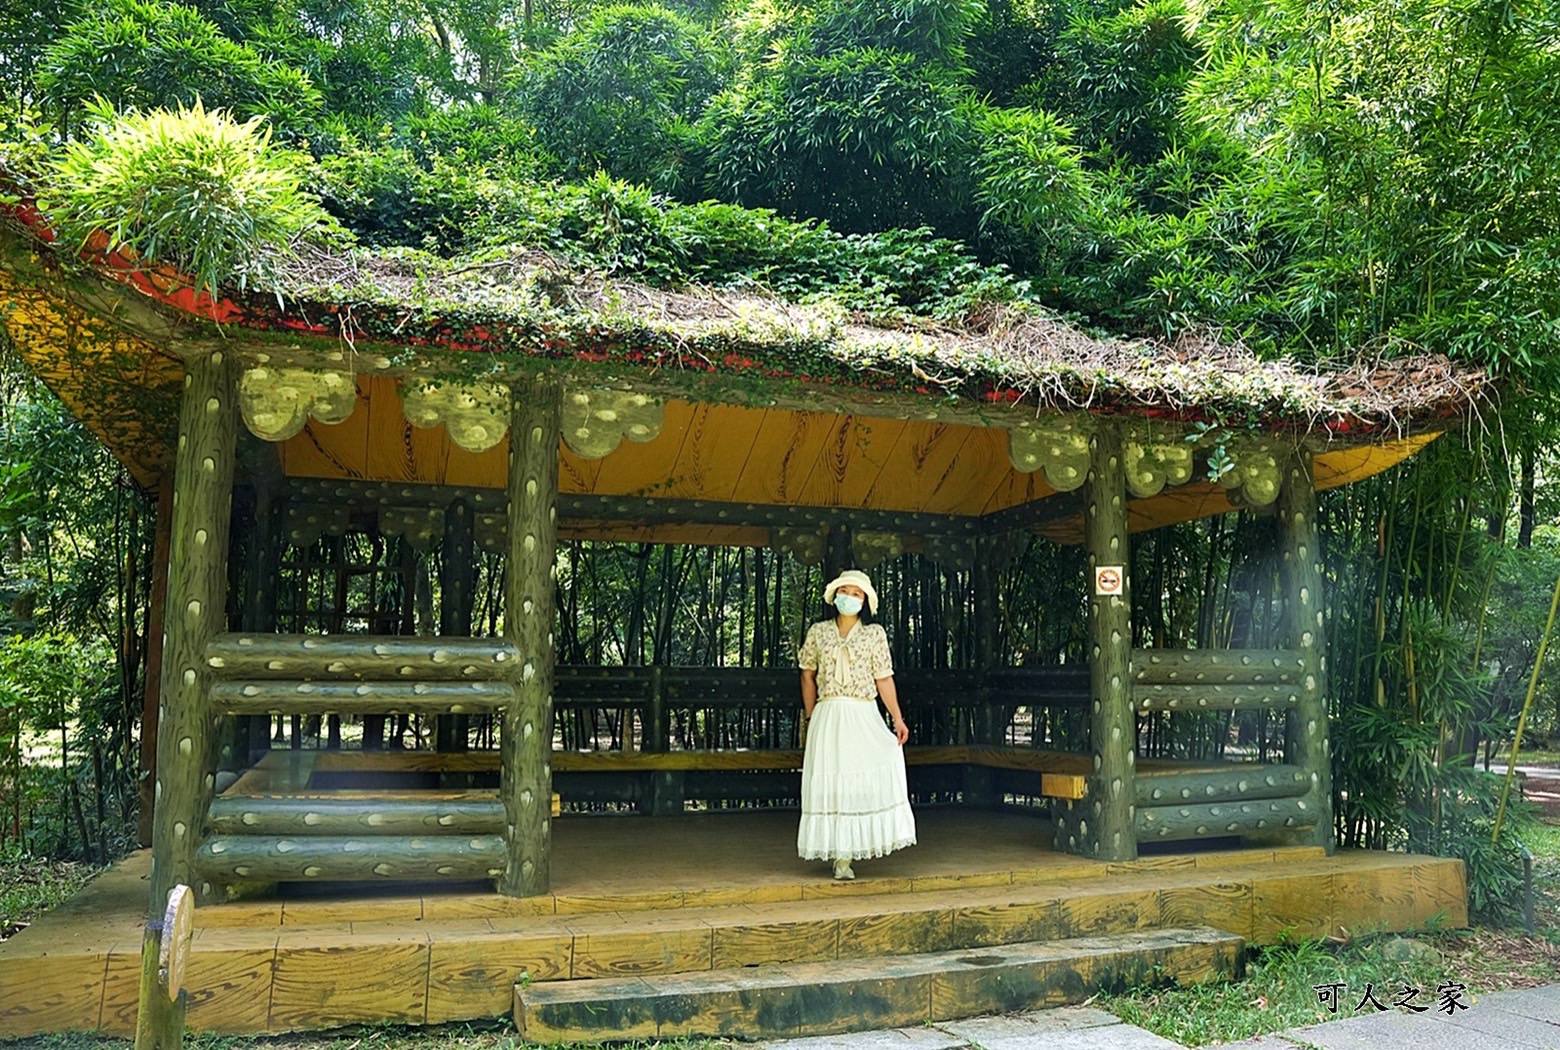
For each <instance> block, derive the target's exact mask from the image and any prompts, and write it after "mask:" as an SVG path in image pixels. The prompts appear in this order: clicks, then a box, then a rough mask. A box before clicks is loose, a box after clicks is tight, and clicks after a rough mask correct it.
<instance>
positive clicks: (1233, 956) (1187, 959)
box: [514, 926, 1245, 1043]
mask: <svg viewBox="0 0 1560 1050" xmlns="http://www.w3.org/2000/svg"><path fill="white" fill-rule="evenodd" d="M1244 968H1245V941H1244V940H1243V939H1242V938H1240V937H1237V936H1235V935H1234V934H1230V933H1225V932H1223V931H1222V930H1216V929H1213V928H1211V927H1207V926H1196V927H1187V928H1180V929H1163V930H1150V931H1140V932H1134V933H1121V934H1113V935H1110V936H1096V937H1076V938H1071V939H1067V940H1058V941H1046V942H1026V943H1019V944H1008V945H998V946H992V947H987V948H974V949H970V948H964V949H959V950H956V951H941V952H928V953H924V954H919V955H896V956H881V957H876V958H867V959H857V960H849V961H842V960H838V959H835V960H830V961H826V962H813V963H789V964H784V965H763V966H755V967H744V968H740V969H724V970H720V969H717V970H706V971H702V972H697V973H693V972H689V973H676V974H667V975H646V976H638V977H607V978H597V979H591V980H572V981H544V982H537V983H521V984H517V985H516V986H515V991H514V1012H515V1021H516V1023H517V1024H518V1025H519V1028H520V1033H521V1035H522V1036H523V1037H524V1038H525V1039H528V1040H533V1041H535V1042H540V1043H560V1042H604V1041H608V1040H619V1039H647V1038H673V1037H679V1036H690V1035H692V1036H725V1035H733V1036H741V1037H743V1038H747V1039H770V1038H783V1037H796V1036H808V1035H829V1034H835V1033H841V1032H857V1031H868V1030H871V1029H876V1028H894V1027H903V1026H908V1025H918V1024H923V1023H926V1022H928V1021H946V1020H953V1019H957V1018H961V1017H974V1016H978V1015H980V1014H989V1013H1006V1012H1010V1011H1014V1010H1027V1009H1033V1008H1035V1007H1043V1006H1062V1005H1067V1004H1070V1003H1078V1002H1082V1001H1084V1000H1085V999H1087V998H1088V997H1089V996H1091V995H1093V994H1094V993H1095V992H1097V991H1100V990H1102V989H1105V990H1113V989H1120V988H1124V987H1127V986H1130V985H1139V984H1146V983H1157V982H1161V981H1162V982H1165V983H1169V982H1172V981H1174V982H1177V983H1181V984H1196V983H1201V982H1204V981H1211V980H1221V979H1238V978H1239V977H1240V976H1242V974H1243V972H1244Z"/></svg>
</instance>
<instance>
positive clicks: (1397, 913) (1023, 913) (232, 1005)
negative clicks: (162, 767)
mask: <svg viewBox="0 0 1560 1050" xmlns="http://www.w3.org/2000/svg"><path fill="white" fill-rule="evenodd" d="M918 822H919V832H920V844H919V845H917V846H915V847H913V848H911V849H908V850H905V851H903V852H900V853H896V854H894V855H892V856H890V857H887V858H883V859H881V860H876V861H864V862H859V863H858V865H857V874H858V877H857V879H856V880H855V881H854V882H847V883H839V882H835V881H833V880H832V878H831V877H830V873H829V870H828V868H827V866H826V865H824V864H821V863H808V862H803V861H800V860H798V859H797V858H796V856H795V849H794V843H795V834H796V815H795V814H794V813H784V812H750V813H740V812H732V813H707V814H689V815H685V816H678V817H627V818H610V817H603V818H596V817H584V816H573V817H571V816H566V817H563V818H561V819H559V820H557V821H555V822H554V837H555V843H554V860H553V887H552V890H553V891H552V892H551V893H548V894H545V895H542V896H537V897H529V898H512V897H504V896H500V895H498V894H496V893H494V892H492V891H491V890H490V889H489V888H488V887H487V886H485V885H482V884H472V885H468V886H465V887H453V886H444V885H441V886H439V887H437V888H431V887H430V888H426V889H424V888H422V887H417V886H409V885H407V884H404V883H403V884H397V885H391V886H372V887H362V886H351V887H345V886H339V887H334V888H326V887H309V888H308V891H307V893H305V892H303V891H301V890H300V891H295V892H288V890H287V887H282V892H280V893H279V894H278V895H276V896H275V897H272V898H269V899H260V900H253V901H239V902H235V903H228V904H218V905H207V906H203V907H201V908H199V909H197V916H196V931H195V938H194V941H193V945H192V947H193V953H192V956H191V960H190V963H189V969H188V978H187V987H188V989H189V992H190V1008H189V1015H188V1017H189V1024H190V1026H191V1027H192V1028H193V1029H195V1030H202V1031H215V1032H229V1033H255V1032H280V1031H289V1030H299V1029H313V1028H326V1027H331V1026H336V1025H342V1024H349V1023H355V1022H370V1023H378V1022H396V1023H408V1024H435V1023H439V1022H445V1021H457V1020H469V1019H476V1018H486V1017H494V1016H499V1015H502V1014H505V1013H508V1012H509V1011H510V1010H511V1009H513V1008H514V1004H515V992H516V985H517V984H519V983H521V982H522V981H524V982H525V983H526V984H527V985H528V986H529V987H531V988H537V987H542V985H540V984H539V983H538V982H562V981H571V980H572V981H581V980H590V979H600V978H607V977H619V978H620V977H625V976H628V977H638V978H645V979H646V981H647V982H653V981H655V979H656V978H657V976H659V975H671V974H681V975H684V977H683V978H680V979H679V980H680V981H681V983H683V984H687V981H688V980H689V979H690V978H689V975H695V976H694V979H696V975H698V974H701V973H708V974H710V975H711V978H710V979H711V982H712V983H713V982H716V981H718V980H719V978H718V977H717V976H716V975H719V974H721V973H722V972H723V971H730V970H733V969H735V968H740V967H750V966H759V967H761V968H762V967H763V965H764V964H782V965H783V964H787V963H791V964H800V963H816V962H822V961H829V960H836V959H845V960H873V959H874V958H876V957H883V956H909V955H914V954H916V953H927V952H936V951H947V950H958V949H968V948H976V947H980V948H995V947H997V946H1015V945H1022V944H1033V943H1034V942H1045V941H1061V940H1064V939H1067V938H1080V937H1084V938H1098V937H1101V936H1106V935H1113V934H1133V933H1140V934H1153V933H1154V932H1155V931H1164V930H1171V929H1184V928H1189V927H1211V928H1213V929H1214V930H1217V931H1222V932H1224V933H1227V934H1232V935H1234V936H1235V937H1237V938H1241V939H1243V940H1244V941H1245V942H1246V943H1247V944H1253V945H1257V944H1268V943H1272V942H1274V941H1275V940H1277V939H1278V938H1279V937H1280V935H1282V934H1288V935H1290V936H1296V937H1314V936H1322V935H1326V934H1330V933H1337V932H1339V931H1340V930H1342V931H1347V932H1348V933H1349V934H1351V935H1354V936H1359V935H1362V934H1366V933H1369V932H1372V931H1387V930H1392V931H1403V930H1411V929H1415V928H1420V927H1423V926H1424V925H1425V924H1426V923H1429V922H1432V921H1434V922H1439V923H1442V924H1444V925H1451V926H1459V925H1464V924H1465V923H1466V921H1467V913H1466V908H1465V904H1464V901H1465V893H1464V878H1463V867H1462V863H1461V862H1460V861H1456V860H1445V859H1441V858H1434V857H1421V856H1410V855H1405V854H1394V853H1377V852H1364V851H1342V850H1340V851H1339V852H1338V853H1337V854H1336V855H1334V856H1332V857H1328V856H1325V855H1324V853H1323V851H1322V850H1321V849H1320V848H1314V847H1304V846H1279V847H1265V848H1244V849H1218V848H1204V849H1201V850H1198V851H1194V852H1187V851H1185V850H1184V848H1183V849H1182V850H1181V851H1178V852H1174V853H1163V854H1159V855H1150V856H1144V857H1142V858H1140V859H1139V860H1136V861H1132V862H1127V863H1103V862H1099V861H1091V860H1085V859H1081V858H1078V857H1075V856H1070V855H1066V854H1061V853H1056V852H1053V851H1052V850H1051V849H1050V847H1049V845H1048V843H1049V842H1050V839H1051V829H1050V825H1049V822H1048V821H1046V820H1044V819H1042V818H1038V817H1033V816H1028V815H1024V814H1021V813H1009V812H997V811H971V810H968V809H951V808H927V809H924V810H922V811H920V812H919V813H918ZM148 868H149V856H148V853H147V852H146V851H142V852H140V853H137V854H135V855H133V856H131V857H130V858H128V859H127V860H125V861H123V862H121V863H119V864H118V865H116V866H115V867H113V868H112V869H111V870H109V871H108V872H106V873H105V874H103V875H102V876H101V877H99V878H98V879H97V880H95V881H94V882H93V883H91V884H90V885H89V886H87V887H86V889H84V890H83V891H82V892H81V893H80V894H79V895H78V896H77V897H76V898H75V899H73V900H72V901H70V902H69V903H68V904H66V905H65V906H63V907H61V908H60V909H58V910H56V911H54V912H52V913H50V914H48V915H46V916H44V917H43V918H42V919H40V920H39V921H38V922H37V923H35V924H34V925H32V926H31V927H29V928H28V929H26V930H24V931H22V932H21V933H20V934H18V935H17V936H15V937H13V938H12V939H11V940H9V941H6V942H5V943H3V944H0V1037H17V1036H25V1035H31V1034H35V1033H40V1032H50V1031H60V1030H67V1029H76V1030H88V1029H100V1030H103V1031H106V1032H109V1033H112V1034H114V1035H120V1036H129V1035H131V1034H132V1033H133V1029H134V1023H135V1010H136V996H137V980H138V977H139V972H140V951H141V924H142V921H143V916H144V911H145V907H146V901H147V886H148V881H147V880H148ZM954 1008H956V1005H955V1007H954ZM973 1012H981V1011H979V1010H974V1011H973ZM639 1034H647V1033H644V1032H640V1033H639ZM648 1034H654V1033H653V1032H651V1033H648Z"/></svg>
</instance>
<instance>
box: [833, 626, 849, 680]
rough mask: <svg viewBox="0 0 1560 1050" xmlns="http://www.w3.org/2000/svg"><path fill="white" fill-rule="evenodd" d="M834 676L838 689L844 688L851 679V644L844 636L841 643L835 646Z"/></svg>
mask: <svg viewBox="0 0 1560 1050" xmlns="http://www.w3.org/2000/svg"><path fill="white" fill-rule="evenodd" d="M832 678H833V682H832V684H833V686H834V688H836V689H844V688H845V687H846V685H847V684H848V683H849V681H850V646H849V645H848V644H846V641H845V639H843V638H841V639H840V644H839V645H836V646H835V647H834V673H833V675H832Z"/></svg>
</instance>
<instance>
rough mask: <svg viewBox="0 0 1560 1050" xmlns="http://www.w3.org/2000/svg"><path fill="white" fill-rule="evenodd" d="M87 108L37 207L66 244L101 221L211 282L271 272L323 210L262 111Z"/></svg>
mask: <svg viewBox="0 0 1560 1050" xmlns="http://www.w3.org/2000/svg"><path fill="white" fill-rule="evenodd" d="M91 119H92V124H91V125H90V128H89V132H90V133H89V134H88V135H87V137H85V138H84V139H82V140H80V141H77V142H73V143H71V144H70V145H68V146H67V147H66V149H65V151H64V153H63V154H62V155H61V156H60V158H59V159H58V160H57V161H56V162H55V164H54V166H53V169H52V171H51V172H50V173H49V174H50V190H49V193H48V197H47V201H46V207H47V209H48V212H49V216H50V220H51V221H52V222H53V223H54V224H55V227H56V229H57V230H58V232H59V234H60V236H61V237H62V238H63V240H64V242H65V243H66V244H67V245H69V246H71V247H74V248H78V249H79V248H81V247H84V246H86V244H87V242H88V240H89V239H90V238H91V237H92V235H93V234H94V233H95V232H96V231H98V230H102V231H104V232H105V233H106V234H107V235H108V239H109V243H110V245H112V246H114V247H125V248H129V249H131V250H133V251H134V252H135V253H136V254H138V255H139V256H141V257H142V258H145V259H148V260H151V261H154V262H161V263H168V264H170V265H172V266H175V267H177V268H178V269H180V270H182V271H183V272H185V273H188V274H190V275H191V276H192V277H193V278H194V279H195V283H196V287H197V288H204V289H210V290H212V291H213V292H215V290H216V289H217V288H218V286H219V285H221V284H224V283H227V282H232V283H235V284H237V286H238V287H240V288H244V287H247V286H248V285H249V284H251V283H258V282H266V281H271V280H273V279H274V276H275V267H276V264H277V262H278V261H280V260H281V259H283V258H285V257H286V256H287V255H288V254H289V253H290V252H291V251H292V246H293V243H294V241H295V240H296V239H297V238H298V237H300V236H302V235H304V234H305V233H308V232H310V231H313V230H316V229H318V228H319V227H320V226H321V225H322V223H324V222H326V221H327V220H328V217H327V215H326V213H325V212H324V211H323V210H322V209H321V208H320V207H319V204H318V202H317V201H315V200H314V198H313V197H311V196H310V195H309V194H307V193H305V192H304V191H303V190H302V188H301V186H300V170H301V165H300V163H299V161H298V160H297V158H295V157H294V156H293V155H291V154H288V153H285V152H282V151H277V150H273V149H271V148H270V133H269V131H268V130H267V129H266V127H265V125H264V123H263V122H262V121H261V120H260V119H259V118H251V119H250V120H248V121H246V122H245V123H242V124H240V123H237V122H236V121H234V120H233V119H232V118H231V117H229V116H228V115H227V114H226V113H224V112H222V111H221V110H207V109H206V108H204V107H203V106H202V105H201V104H200V103H198V102H197V103H196V104H195V105H194V106H193V107H191V108H190V109H180V110H178V111H176V112H169V111H167V110H154V111H152V112H150V113H138V112H131V113H126V114H119V115H116V114H115V113H114V111H113V109H112V107H109V106H108V105H106V104H99V105H96V106H94V107H93V110H92V115H91Z"/></svg>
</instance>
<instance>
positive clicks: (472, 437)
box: [401, 380, 509, 452]
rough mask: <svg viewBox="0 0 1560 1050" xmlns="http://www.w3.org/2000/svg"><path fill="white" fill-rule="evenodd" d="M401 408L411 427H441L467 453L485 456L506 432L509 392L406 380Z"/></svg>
mask: <svg viewBox="0 0 1560 1050" xmlns="http://www.w3.org/2000/svg"><path fill="white" fill-rule="evenodd" d="M401 406H402V409H403V410H404V411H405V413H406V420H407V422H409V423H411V424H412V426H414V427H436V426H438V425H439V424H440V423H443V424H444V426H445V428H446V429H448V430H449V434H450V440H451V441H453V442H455V444H457V445H459V446H460V447H461V448H463V449H465V450H466V451H468V452H486V451H487V450H488V449H490V448H492V447H493V446H494V445H496V444H498V443H499V442H500V441H502V440H504V435H505V434H506V433H508V432H509V388H508V387H505V386H501V385H500V384H497V383H454V382H447V381H445V380H434V381H417V380H410V381H407V382H406V383H403V384H402V387H401Z"/></svg>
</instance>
